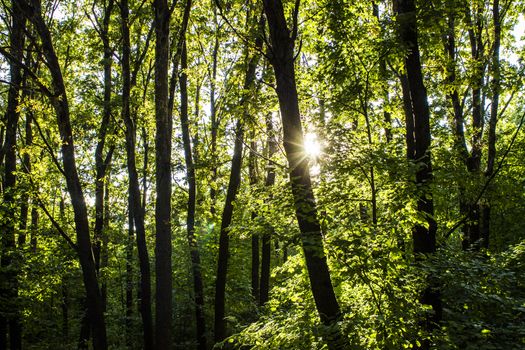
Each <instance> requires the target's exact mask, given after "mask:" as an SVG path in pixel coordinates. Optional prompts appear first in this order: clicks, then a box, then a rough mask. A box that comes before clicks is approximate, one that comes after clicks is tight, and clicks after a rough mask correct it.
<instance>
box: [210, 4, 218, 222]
mask: <svg viewBox="0 0 525 350" xmlns="http://www.w3.org/2000/svg"><path fill="white" fill-rule="evenodd" d="M213 18H214V23H215V31H216V32H215V41H214V44H213V53H212V68H211V76H210V120H211V144H210V156H211V181H210V201H211V206H210V212H211V214H212V217H214V216H215V213H216V208H215V204H216V197H217V176H218V171H217V167H218V164H217V161H216V158H217V157H216V154H217V132H218V130H219V121H218V119H217V102H216V101H215V93H216V92H215V89H216V84H215V79H217V61H218V56H219V33H218V31H219V27H218V25H217V7H216V6H214V7H213Z"/></svg>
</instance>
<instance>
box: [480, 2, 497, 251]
mask: <svg viewBox="0 0 525 350" xmlns="http://www.w3.org/2000/svg"><path fill="white" fill-rule="evenodd" d="M492 20H493V21H494V24H493V28H494V46H493V48H492V50H493V51H492V57H491V61H492V62H491V68H492V69H491V70H492V72H491V73H492V82H491V87H490V88H491V95H492V96H491V100H492V101H491V105H490V120H489V130H488V133H489V135H488V152H487V169H486V170H485V178H487V179H488V178H490V177H491V176H492V175H493V173H494V164H495V162H496V124H497V122H498V108H499V93H500V84H501V83H500V79H501V77H500V76H501V72H500V61H499V56H500V46H501V17H500V5H499V0H494V3H493V5H492ZM487 181H488V180H487ZM481 210H482V217H483V220H482V223H483V227H482V230H481V237H479V238H481V244H478V245H479V246H481V247H484V248H488V247H489V238H490V211H491V209H490V201H489V199H487V200H485V203H484V204H483V205H482V206H481Z"/></svg>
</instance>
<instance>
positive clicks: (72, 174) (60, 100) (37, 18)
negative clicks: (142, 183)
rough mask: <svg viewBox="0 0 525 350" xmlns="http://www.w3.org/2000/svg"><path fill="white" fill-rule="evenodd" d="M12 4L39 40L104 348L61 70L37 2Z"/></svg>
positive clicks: (96, 342) (92, 315) (94, 321)
mask: <svg viewBox="0 0 525 350" xmlns="http://www.w3.org/2000/svg"><path fill="white" fill-rule="evenodd" d="M16 4H17V8H19V9H20V10H22V12H23V13H24V14H25V15H26V16H27V18H28V19H29V20H30V21H31V22H32V23H33V25H34V26H35V29H36V31H37V33H38V35H39V37H40V39H41V41H42V50H43V54H44V57H45V59H46V61H47V66H48V68H49V72H50V74H51V81H52V83H51V85H52V89H53V94H50V95H49V98H50V100H51V103H52V105H53V107H54V109H55V111H56V114H57V123H58V128H59V131H60V138H61V145H62V146H61V150H62V163H63V167H64V171H65V175H66V183H67V189H68V192H69V195H70V197H71V204H72V207H73V212H74V218H75V231H76V237H77V247H78V251H77V253H78V256H79V261H80V266H81V268H82V276H83V280H84V287H85V289H86V304H87V309H88V313H89V319H90V323H91V325H92V328H93V348H94V349H95V350H100V349H106V348H107V340H106V325H105V320H104V308H103V305H102V297H101V294H100V288H99V284H98V279H97V273H96V268H95V261H94V259H93V252H92V249H91V248H92V246H91V239H90V229H89V222H88V212H87V207H86V202H85V200H84V194H83V190H82V185H81V182H80V178H79V175H78V171H77V166H76V160H75V148H74V143H73V134H72V128H71V121H70V115H69V104H68V99H67V95H66V89H65V85H64V80H63V77H62V71H61V69H60V64H59V61H58V57H57V56H56V52H55V49H54V47H53V43H52V40H51V33H50V32H49V29H48V27H47V25H46V23H45V21H44V19H43V18H42V15H41V6H40V2H39V1H38V0H32V1H31V2H28V1H25V0H20V1H16Z"/></svg>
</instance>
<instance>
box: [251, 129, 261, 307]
mask: <svg viewBox="0 0 525 350" xmlns="http://www.w3.org/2000/svg"><path fill="white" fill-rule="evenodd" d="M251 139H252V141H251V143H250V155H249V158H248V174H249V177H250V186H251V187H255V185H257V160H256V158H255V157H256V154H255V153H256V152H257V142H256V141H255V132H254V131H253V130H252V132H251ZM256 217H257V214H256V213H255V212H253V213H252V220H255V218H256ZM259 240H260V235H259V232H252V266H251V270H252V271H251V286H252V297H253V300H254V301H255V302H256V303H259Z"/></svg>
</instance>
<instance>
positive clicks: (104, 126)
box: [93, 0, 114, 309]
mask: <svg viewBox="0 0 525 350" xmlns="http://www.w3.org/2000/svg"><path fill="white" fill-rule="evenodd" d="M113 3H114V2H113V0H110V1H109V2H108V3H107V5H105V7H104V17H103V19H102V26H101V27H100V28H99V30H98V32H99V33H100V34H99V35H100V39H101V40H102V44H103V48H104V57H103V60H102V64H103V69H104V100H103V111H102V121H101V123H100V128H99V131H98V142H97V147H96V149H95V169H96V179H95V228H94V234H93V241H94V242H93V243H94V246H93V255H94V257H95V265H96V269H97V273H98V274H99V277H100V267H101V256H102V255H104V254H105V253H103V252H102V250H103V241H104V240H106V239H107V238H106V234H105V233H104V184H105V182H106V172H107V169H108V167H109V163H110V162H111V158H112V156H113V148H110V149H109V150H108V152H107V154H106V156H104V148H105V146H106V136H107V133H108V128H109V124H110V118H111V67H112V63H113V59H112V55H113V50H112V49H111V46H110V42H109V21H110V18H111V11H112V10H113ZM102 265H103V264H102ZM102 267H104V266H102ZM101 291H102V299H103V302H104V309H105V308H106V288H105V283H104V282H102V290H101Z"/></svg>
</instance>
